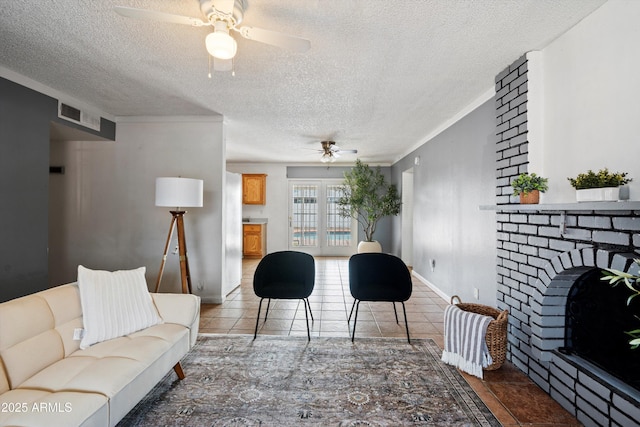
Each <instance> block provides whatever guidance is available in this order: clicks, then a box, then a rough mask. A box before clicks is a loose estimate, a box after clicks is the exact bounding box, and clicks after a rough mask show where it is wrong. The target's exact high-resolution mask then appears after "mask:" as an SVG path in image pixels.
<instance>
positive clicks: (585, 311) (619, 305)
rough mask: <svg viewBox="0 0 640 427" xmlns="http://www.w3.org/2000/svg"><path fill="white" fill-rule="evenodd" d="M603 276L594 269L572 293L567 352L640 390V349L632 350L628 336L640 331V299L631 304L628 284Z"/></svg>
mask: <svg viewBox="0 0 640 427" xmlns="http://www.w3.org/2000/svg"><path fill="white" fill-rule="evenodd" d="M601 277H602V272H601V270H599V269H592V270H590V271H588V272H586V273H585V274H583V275H582V276H580V277H579V278H578V279H577V280H576V281H575V283H574V284H573V286H572V287H571V290H570V291H569V295H568V296H567V306H566V321H565V350H567V351H569V352H570V353H572V354H575V355H577V356H580V357H582V358H583V359H586V360H588V361H590V362H591V363H594V364H596V365H597V366H599V367H600V368H602V369H603V370H605V371H607V372H608V373H610V374H611V375H613V376H615V377H617V378H619V379H620V380H621V381H623V382H625V383H627V384H628V385H630V386H631V387H633V388H635V389H637V390H640V348H638V349H636V350H632V349H631V346H630V345H629V340H631V337H630V336H629V335H628V334H626V333H625V331H631V330H634V329H638V328H640V297H638V298H635V299H633V300H632V301H631V304H630V305H627V300H628V298H629V296H631V295H632V294H631V292H630V290H629V289H628V288H627V287H626V286H625V285H624V283H620V284H618V285H617V286H613V285H610V284H609V282H608V281H604V280H600V278H601Z"/></svg>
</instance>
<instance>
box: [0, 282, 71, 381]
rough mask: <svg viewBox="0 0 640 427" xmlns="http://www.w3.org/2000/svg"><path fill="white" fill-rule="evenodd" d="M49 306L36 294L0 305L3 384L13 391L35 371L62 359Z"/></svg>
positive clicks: (59, 341) (0, 355) (59, 343)
mask: <svg viewBox="0 0 640 427" xmlns="http://www.w3.org/2000/svg"><path fill="white" fill-rule="evenodd" d="M54 325H55V320H54V318H53V314H52V312H51V310H50V309H49V305H48V304H47V302H46V300H44V299H43V298H42V297H41V296H40V295H38V294H34V295H28V296H25V297H22V298H17V299H15V300H12V301H7V302H5V303H3V304H1V305H0V357H1V358H2V363H3V364H4V371H5V372H6V379H5V380H2V379H0V391H5V389H6V384H5V383H8V386H9V388H15V387H16V386H18V385H20V384H21V383H22V382H23V381H25V380H26V379H27V378H29V377H31V376H32V375H33V374H35V373H36V372H38V371H40V370H42V369H43V368H45V367H47V366H49V365H51V364H52V363H55V362H56V361H58V360H60V359H62V358H63V357H64V349H63V346H62V340H61V339H60V336H59V335H58V333H57V332H56V330H55V329H54Z"/></svg>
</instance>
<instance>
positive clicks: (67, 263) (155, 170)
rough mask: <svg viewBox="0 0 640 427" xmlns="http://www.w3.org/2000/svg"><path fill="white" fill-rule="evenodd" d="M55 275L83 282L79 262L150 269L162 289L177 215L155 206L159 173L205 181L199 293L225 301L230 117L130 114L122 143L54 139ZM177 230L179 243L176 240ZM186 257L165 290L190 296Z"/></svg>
mask: <svg viewBox="0 0 640 427" xmlns="http://www.w3.org/2000/svg"><path fill="white" fill-rule="evenodd" d="M51 148H52V149H51V161H52V164H56V165H64V166H65V168H66V173H65V175H61V176H55V177H52V179H51V181H52V185H51V193H50V197H51V203H50V228H55V229H56V233H53V234H52V236H51V237H50V238H51V239H52V240H53V241H50V244H49V247H50V254H49V255H50V257H49V258H50V262H49V269H50V270H49V272H50V274H49V277H50V283H51V285H57V284H60V283H64V282H70V281H75V280H76V269H77V265H78V264H83V265H85V266H86V267H89V268H95V269H106V270H115V269H124V268H134V267H139V266H145V267H147V275H146V277H147V283H148V285H149V289H150V290H153V288H154V287H155V282H156V278H157V273H158V269H159V266H160V261H161V257H162V250H163V248H164V244H165V240H166V238H167V232H168V231H169V224H170V222H171V214H170V213H169V209H168V208H162V207H156V206H155V178H156V177H159V176H182V177H187V178H199V179H203V180H204V207H202V208H191V209H190V210H189V212H188V213H187V214H186V215H185V233H186V240H187V247H188V255H189V266H190V270H191V277H192V283H193V290H194V293H196V294H198V295H201V296H202V297H203V300H205V301H210V302H220V301H221V300H222V295H221V292H222V290H221V289H222V288H221V284H222V280H223V277H224V263H223V262H221V260H223V259H224V249H223V248H224V227H223V226H222V221H223V218H222V211H223V209H222V207H223V201H224V197H223V194H222V188H224V181H225V167H224V163H225V151H224V136H223V123H222V118H221V117H219V116H216V117H207V118H200V117H199V118H166V117H163V118H127V119H120V120H119V121H118V123H117V134H116V142H95V141H93V142H91V141H89V142H87V141H72V142H63V141H52V143H51ZM176 240H177V235H176V233H174V236H173V241H172V246H171V248H172V249H173V248H174V247H175V245H176ZM180 289H181V287H180V277H179V260H178V256H177V255H169V256H168V259H167V263H166V267H165V273H164V276H163V280H162V284H161V289H160V290H161V292H180Z"/></svg>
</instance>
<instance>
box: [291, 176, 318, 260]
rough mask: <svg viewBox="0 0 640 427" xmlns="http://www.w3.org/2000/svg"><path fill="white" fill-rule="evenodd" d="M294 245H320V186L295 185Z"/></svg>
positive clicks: (293, 213) (292, 243)
mask: <svg viewBox="0 0 640 427" xmlns="http://www.w3.org/2000/svg"><path fill="white" fill-rule="evenodd" d="M292 188H293V195H292V197H293V212H292V219H291V220H292V222H293V223H292V227H293V234H292V239H293V240H292V242H291V245H292V246H301V247H302V246H317V245H318V235H317V231H318V186H316V185H302V184H294V185H293V187H292Z"/></svg>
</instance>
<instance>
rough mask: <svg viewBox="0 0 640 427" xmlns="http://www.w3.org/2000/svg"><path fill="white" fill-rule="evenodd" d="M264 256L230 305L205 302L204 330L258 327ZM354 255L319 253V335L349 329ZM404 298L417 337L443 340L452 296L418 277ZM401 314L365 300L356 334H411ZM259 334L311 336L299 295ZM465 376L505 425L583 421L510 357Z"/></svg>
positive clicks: (315, 297)
mask: <svg viewBox="0 0 640 427" xmlns="http://www.w3.org/2000/svg"><path fill="white" fill-rule="evenodd" d="M258 261H259V260H244V262H243V275H242V283H241V285H240V286H239V287H238V288H237V289H235V290H234V291H232V292H231V293H230V294H229V295H228V296H227V300H226V301H225V302H224V303H223V304H202V311H201V319H200V332H203V333H224V334H253V332H254V328H255V324H256V315H257V310H258V304H259V301H260V300H259V298H258V297H256V296H255V294H254V293H253V284H252V281H253V272H254V270H255V267H256V265H257V264H258ZM347 261H348V259H347V258H324V257H318V258H316V283H315V287H314V291H313V293H312V294H311V296H310V297H309V301H310V303H311V308H312V310H313V315H314V319H315V321H314V322H313V324H312V325H311V328H312V329H311V338H312V339H313V337H319V336H323V337H325V336H331V337H348V336H350V332H349V326H348V324H347V317H348V316H349V311H350V310H351V305H352V303H353V299H352V298H351V294H350V293H349V283H348V263H347ZM405 304H406V309H407V317H408V319H409V331H410V335H411V337H412V338H431V339H433V340H434V341H435V342H436V343H437V344H438V345H439V346H440V347H442V346H443V331H444V326H443V313H444V308H445V307H446V306H447V304H448V302H447V301H445V300H443V299H442V298H440V297H439V296H438V295H437V294H436V293H435V292H433V291H432V290H431V289H430V288H428V287H427V286H426V285H425V284H423V283H422V282H420V281H418V280H417V279H415V278H414V279H413V293H412V295H411V298H410V299H409V301H407V302H406V303H405ZM398 308H400V307H398ZM264 309H265V305H264V304H263V308H262V310H263V313H264ZM399 316H400V325H398V324H396V322H395V317H394V313H393V305H392V304H390V303H361V304H360V311H359V314H358V325H357V328H356V339H357V338H358V337H406V331H405V328H404V323H403V321H402V320H403V318H402V311H401V310H400V311H399ZM258 334H265V335H303V336H306V334H307V327H306V321H305V314H304V305H303V304H302V303H301V302H299V301H291V300H279V301H272V304H271V308H270V309H269V317H268V320H267V321H266V322H264V321H263V320H262V319H261V321H260V326H259V330H258ZM258 338H259V337H258ZM463 375H464V377H465V379H466V380H467V381H468V382H469V384H470V385H471V387H473V388H474V390H475V391H476V392H477V393H478V395H479V396H480V397H481V398H482V400H483V401H484V402H485V403H486V404H487V406H488V407H489V408H490V409H491V411H492V412H493V413H494V415H495V416H496V417H497V418H498V420H500V422H501V423H502V425H504V426H530V427H542V426H554V427H561V426H580V425H581V424H580V423H579V422H578V421H577V420H576V419H575V418H574V417H573V416H571V415H570V414H569V413H568V412H567V411H565V410H564V409H563V408H562V407H561V406H560V405H559V404H558V403H556V402H555V401H554V400H553V399H551V398H550V397H549V396H548V395H547V394H546V393H545V392H543V391H542V390H541V389H540V388H539V387H538V386H536V385H535V384H534V383H533V382H532V381H531V380H529V379H528V378H527V377H526V376H525V375H524V374H523V373H522V372H520V371H519V370H518V369H517V368H515V367H514V366H513V365H511V364H510V363H506V364H505V365H503V366H502V368H500V369H499V370H496V371H491V372H485V375H484V380H480V379H479V378H476V377H473V376H469V375H466V374H463Z"/></svg>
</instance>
